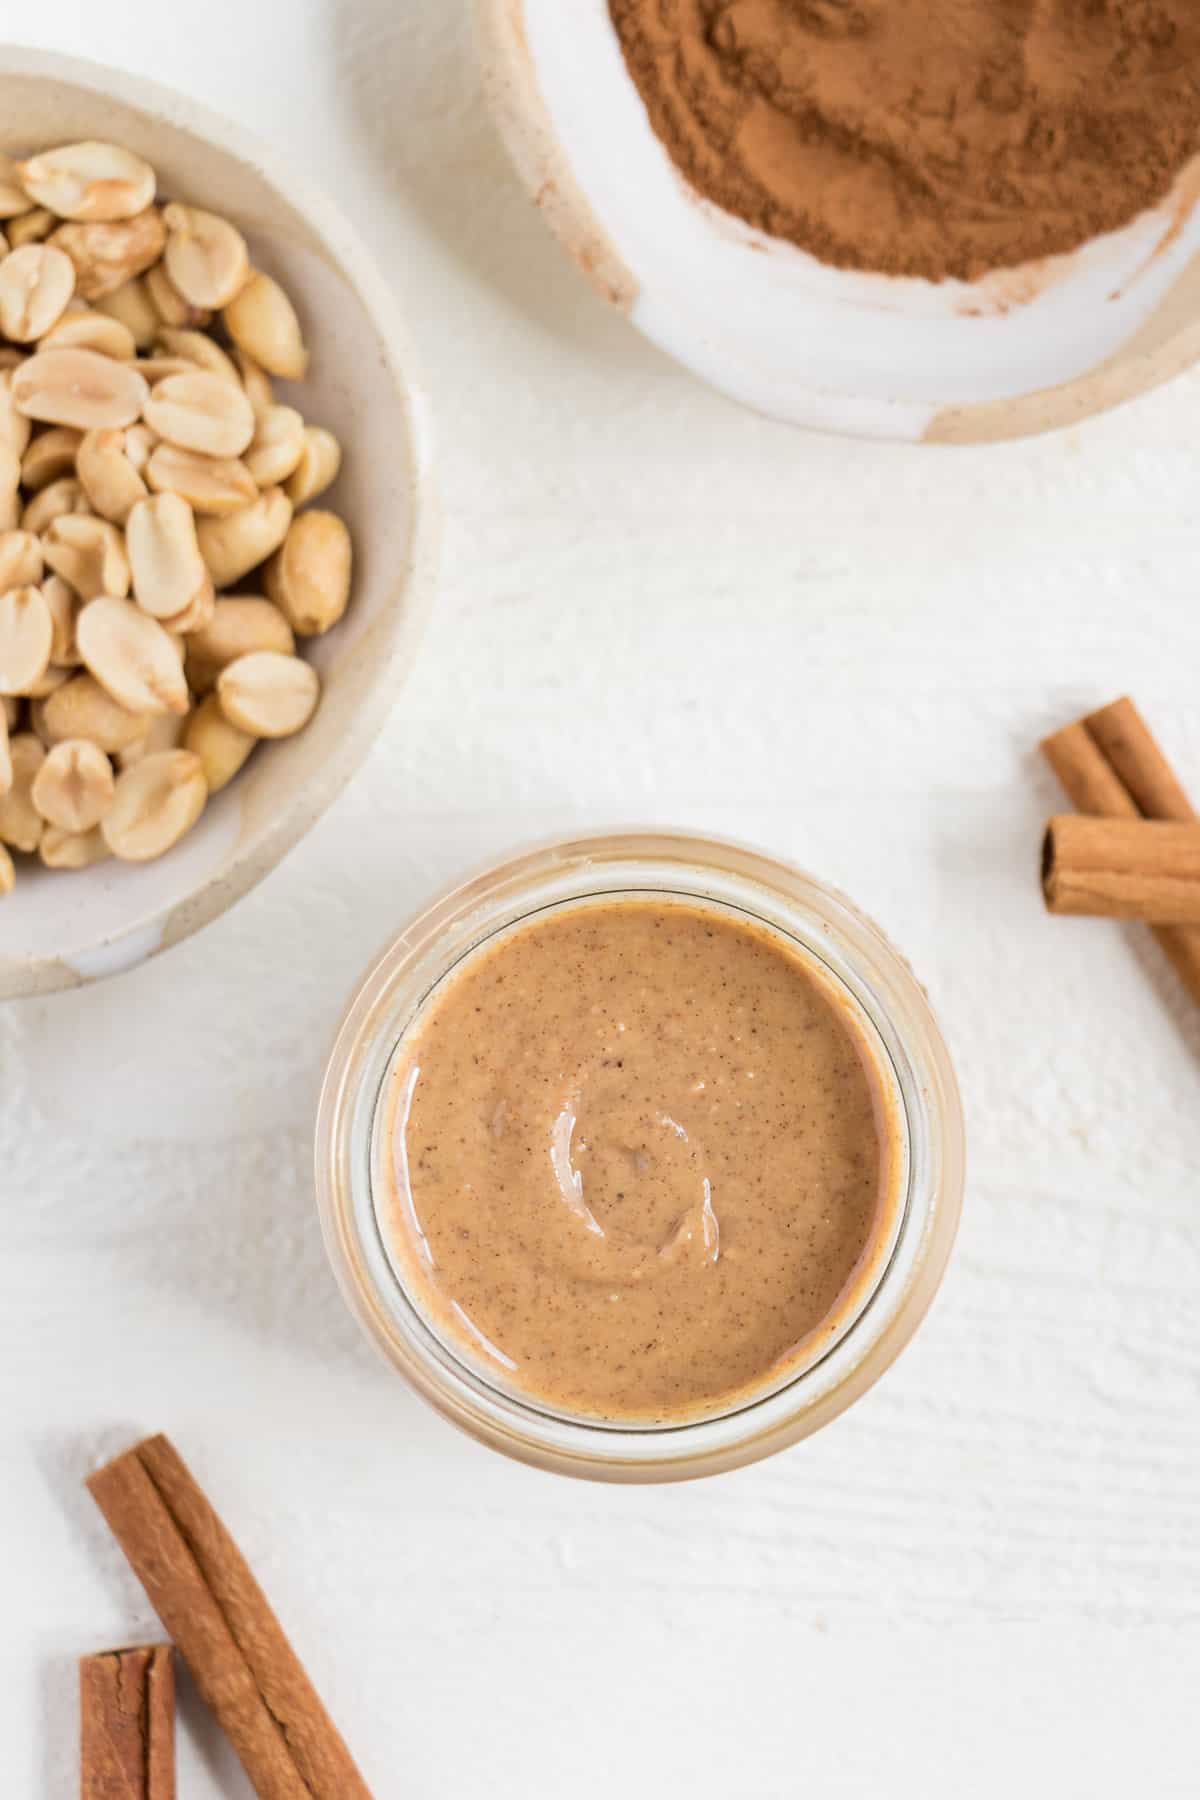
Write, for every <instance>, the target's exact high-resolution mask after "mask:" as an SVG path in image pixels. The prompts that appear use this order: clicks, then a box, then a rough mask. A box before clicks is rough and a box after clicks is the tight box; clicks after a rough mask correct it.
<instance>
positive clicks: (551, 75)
mask: <svg viewBox="0 0 1200 1800" xmlns="http://www.w3.org/2000/svg"><path fill="white" fill-rule="evenodd" d="M475 6H476V14H477V21H478V30H479V38H480V49H481V54H482V59H483V66H484V78H485V83H486V86H487V90H488V93H489V96H490V98H491V100H492V104H493V107H494V109H495V112H496V116H497V119H498V121H499V124H500V128H501V131H502V133H503V135H504V139H505V142H506V143H507V145H508V148H509V151H510V153H511V155H512V158H513V161H514V162H515V164H516V166H517V169H518V171H519V173H520V175H521V177H522V179H523V180H524V182H525V184H526V186H527V187H528V188H529V190H530V192H531V194H532V195H533V196H534V198H535V199H536V201H537V204H538V205H539V207H540V208H541V209H542V212H543V213H544V215H545V217H546V219H547V222H548V223H549V224H550V225H551V226H552V227H553V229H554V230H555V231H556V232H557V233H558V235H559V237H560V238H561V239H562V241H563V243H564V244H565V246H566V248H567V250H568V251H569V252H570V254H571V256H572V257H573V258H574V259H575V261H576V263H577V264H578V265H579V267H580V268H581V269H582V270H583V272H584V273H585V274H586V275H587V276H588V277H589V279H590V280H592V281H593V282H594V284H595V285H596V286H597V287H598V288H599V289H600V290H601V292H602V293H603V294H604V295H605V296H606V298H608V299H609V300H611V301H612V303H613V304H614V305H615V306H618V307H619V308H620V309H621V310H622V311H623V312H625V313H626V314H627V315H628V317H629V318H630V320H631V321H632V323H633V324H634V325H636V326H637V327H638V328H639V330H641V331H643V332H644V333H645V334H646V336H647V337H649V338H651V339H652V340H653V341H654V342H655V343H656V344H658V345H659V346H660V347H661V348H662V349H664V350H666V351H668V352H669V353H670V354H671V355H672V356H674V357H676V358H678V360H679V361H680V362H682V363H684V364H686V365H687V366H688V367H689V368H690V369H692V370H694V371H695V373H696V374H698V375H700V376H702V377H703V378H704V379H705V380H706V381H709V382H711V383H712V384H713V386H714V387H718V388H720V389H722V390H723V391H724V392H726V393H728V394H730V395H732V396H733V397H734V398H735V399H737V400H741V401H743V402H744V403H745V404H746V405H748V406H752V407H755V408H756V409H757V410H759V411H761V412H766V413H771V414H773V415H775V416H776V417H778V418H782V419H786V420H788V421H790V422H792V423H794V424H797V425H806V426H815V427H817V428H819V429H822V430H828V431H839V432H847V433H852V434H855V435H859V436H864V437H885V438H900V439H904V440H908V441H910V442H918V443H919V442H926V443H969V442H980V441H985V440H988V439H996V438H1011V437H1021V436H1024V435H1025V434H1027V433H1030V432H1037V431H1048V430H1051V429H1053V428H1055V427H1057V426H1062V425H1070V424H1074V423H1076V422H1077V421H1079V420H1080V419H1083V418H1086V417H1087V416H1088V415H1089V414H1091V413H1095V412H1100V411H1102V410H1103V409H1104V408H1106V407H1110V406H1115V405H1116V404H1117V403H1118V402H1120V401H1122V400H1128V399H1130V398H1131V397H1132V396H1133V395H1135V394H1139V393H1141V392H1143V390H1145V389H1146V388H1149V387H1153V386H1155V385H1156V384H1157V383H1159V382H1162V381H1165V380H1167V379H1168V377H1170V376H1172V375H1175V374H1177V373H1178V372H1179V371H1180V370H1181V369H1184V368H1186V367H1187V366H1188V365H1189V364H1190V363H1193V362H1195V361H1196V359H1197V358H1198V357H1200V207H1197V204H1196V203H1197V199H1198V198H1200V159H1198V160H1197V161H1195V162H1193V163H1192V164H1191V165H1190V166H1189V168H1188V169H1186V170H1185V171H1184V173H1183V175H1182V176H1181V177H1180V179H1179V181H1178V182H1177V184H1176V186H1175V189H1174V191H1173V192H1172V193H1171V194H1170V196H1169V197H1168V198H1167V199H1166V200H1164V201H1163V203H1162V204H1161V205H1160V206H1158V207H1155V208H1154V209H1153V210H1152V211H1150V212H1147V213H1144V214H1143V215H1142V216H1141V217H1140V218H1138V219H1136V220H1135V221H1134V222H1133V223H1132V224H1131V225H1129V226H1128V227H1126V228H1125V229H1124V230H1123V231H1118V232H1113V233H1111V234H1109V235H1107V236H1105V237H1101V238H1097V239H1095V240H1094V241H1093V242H1092V243H1090V244H1086V245H1084V246H1083V248H1082V249H1080V250H1078V251H1076V252H1074V253H1072V254H1071V255H1069V256H1058V257H1051V258H1048V259H1046V260H1045V261H1043V262H1040V263H1035V264H1026V265H1024V266H1023V267H1021V268H1017V269H1008V270H1004V271H1001V272H998V273H996V274H993V275H990V276H988V277H986V278H984V279H982V280H980V281H975V282H970V283H967V282H959V281H948V282H942V283H939V284H937V285H934V284H933V283H930V282H925V281H912V280H897V279H894V278H892V277H889V276H884V275H864V274H859V273H855V272H852V271H847V270H842V269H834V268H829V267H827V266H826V265H825V264H823V263H820V262H818V261H817V260H816V258H815V257H812V256H809V255H806V254H805V253H804V252H802V251H800V250H797V249H795V248H794V247H793V246H792V245H790V244H785V243H781V242H780V241H779V240H778V239H775V238H770V237H767V236H765V235H764V234H763V233H762V232H760V231H755V230H753V229H751V227H750V226H748V225H746V224H744V223H743V222H742V221H741V220H740V219H735V218H733V217H732V216H731V215H730V214H728V213H725V212H723V211H721V210H720V209H719V208H718V207H715V206H713V205H711V204H710V203H709V202H707V201H706V200H703V199H701V197H700V196H699V195H697V194H696V193H695V192H694V190H693V189H691V188H690V187H689V186H688V184H687V183H686V182H685V181H684V179H683V177H682V175H680V173H679V171H678V170H677V169H676V167H675V165H674V164H673V163H672V161H671V159H670V157H669V156H668V154H667V152H666V150H665V149H664V148H663V146H662V144H661V143H660V142H659V140H658V139H657V138H656V137H655V135H654V133H653V131H652V130H651V127H650V123H649V120H648V118H647V115H646V109H645V107H644V105H643V104H642V100H641V97H640V95H639V94H638V92H637V89H636V88H635V86H634V84H633V82H632V81H631V80H630V78H629V75H628V73H627V71H626V69H625V64H624V60H623V58H622V55H621V49H620V45H619V43H618V41H617V36H616V33H615V31H614V30H613V27H612V23H611V20H610V17H609V11H608V0H475Z"/></svg>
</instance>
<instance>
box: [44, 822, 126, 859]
mask: <svg viewBox="0 0 1200 1800" xmlns="http://www.w3.org/2000/svg"><path fill="white" fill-rule="evenodd" d="M38 855H39V856H40V857H41V859H42V861H43V863H44V864H45V866H46V867H47V868H48V869H90V868H91V866H92V864H93V863H98V862H104V861H105V859H106V858H107V857H109V856H111V855H112V851H111V850H110V849H109V847H108V845H107V844H106V843H105V841H104V833H103V832H102V831H101V830H100V828H99V826H94V827H93V828H92V830H91V831H61V830H60V829H59V827H58V826H57V825H47V826H46V828H45V830H44V831H43V832H42V841H41V843H40V844H39V845H38Z"/></svg>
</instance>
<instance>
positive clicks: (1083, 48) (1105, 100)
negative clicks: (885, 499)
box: [609, 0, 1200, 281]
mask: <svg viewBox="0 0 1200 1800" xmlns="http://www.w3.org/2000/svg"><path fill="white" fill-rule="evenodd" d="M609 4H610V10H611V13H612V18H613V22H614V24H615V26H616V28H617V32H618V34H619V36H620V40H621V44H622V47H623V49H624V52H625V58H626V62H627V64H628V66H629V70H630V73H631V75H632V76H633V79H634V81H635V82H636V84H637V86H638V88H639V89H640V90H641V93H642V96H643V98H644V100H645V102H646V106H647V108H648V109H649V114H650V119H651V122H652V124H653V126H654V129H655V131H656V132H657V133H658V135H659V137H660V138H662V140H663V142H664V143H665V145H666V147H667V149H668V150H669V151H670V153H671V155H672V156H673V158H674V159H675V161H676V163H677V164H678V165H679V167H680V169H681V170H682V171H683V173H684V174H685V175H686V176H687V177H688V179H689V181H690V182H691V183H692V185H693V186H694V187H695V188H697V189H698V190H699V191H700V192H701V193H702V194H705V195H706V196H707V197H708V198H709V199H711V200H714V201H716V202H717V203H718V205H720V206H723V207H725V208H726V209H727V210H728V211H730V212H733V213H738V214H740V215H741V216H742V218H744V219H747V220H748V221H749V222H750V223H751V224H753V225H757V226H759V227H761V228H762V229H763V230H765V231H768V232H770V233H771V234H772V235H774V236H776V237H783V238H790V239H791V240H792V242H793V243H796V244H799V245H800V246H801V247H802V248H804V249H806V250H810V251H812V252H813V253H814V254H815V255H817V256H819V257H821V258H822V259H823V260H824V261H825V262H830V263H836V264H838V265H840V266H842V267H846V268H859V269H878V270H885V271H887V272H889V273H892V274H897V275H922V276H925V277H927V278H928V279H930V280H933V281H937V280H941V279H943V278H944V277H946V276H959V277H962V278H965V279H971V278H973V277H974V276H977V275H979V274H982V273H983V272H984V271H986V270H989V269H995V268H1004V267H1010V266H1012V265H1014V264H1016V263H1022V262H1027V261H1030V260H1032V259H1034V258H1037V257H1041V256H1046V255H1050V254H1053V253H1055V252H1058V251H1065V250H1071V249H1074V248H1075V247H1076V246H1078V245H1079V244H1081V243H1083V242H1085V241H1086V240H1087V239H1088V238H1090V237H1092V236H1094V235H1095V234H1096V233H1098V232H1102V231H1110V230H1113V229H1115V228H1116V227H1118V226H1121V225H1124V224H1127V223H1128V221H1129V220H1130V219H1132V218H1133V217H1134V216H1135V215H1136V214H1137V213H1139V212H1140V211H1142V210H1143V209H1144V208H1145V207H1147V206H1150V205H1153V204H1154V203H1155V202H1156V201H1158V200H1160V199H1161V198H1162V197H1163V196H1164V194H1165V193H1166V192H1167V191H1168V189H1169V188H1170V187H1171V185H1172V182H1173V181H1174V179H1175V177H1176V176H1177V175H1178V173H1179V171H1180V170H1181V168H1182V167H1183V165H1184V164H1185V163H1186V162H1187V161H1188V159H1189V158H1190V157H1191V156H1193V155H1194V154H1196V152H1197V151H1200V0H609Z"/></svg>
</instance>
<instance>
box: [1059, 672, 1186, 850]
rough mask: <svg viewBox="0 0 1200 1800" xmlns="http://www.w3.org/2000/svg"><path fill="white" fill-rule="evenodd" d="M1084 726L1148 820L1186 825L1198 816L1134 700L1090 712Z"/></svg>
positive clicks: (1118, 702)
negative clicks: (1171, 820)
mask: <svg viewBox="0 0 1200 1800" xmlns="http://www.w3.org/2000/svg"><path fill="white" fill-rule="evenodd" d="M1084 726H1085V728H1086V730H1087V733H1088V736H1089V737H1090V738H1091V739H1092V742H1093V743H1094V744H1095V745H1096V746H1097V747H1098V749H1099V751H1100V753H1101V755H1102V756H1103V757H1104V759H1105V761H1106V762H1107V763H1108V765H1109V767H1110V768H1111V769H1112V770H1113V772H1114V774H1115V775H1116V777H1117V779H1118V781H1120V782H1121V783H1122V785H1123V786H1124V787H1125V788H1126V789H1127V790H1128V792H1129V794H1130V795H1131V797H1132V799H1133V802H1134V805H1135V806H1136V807H1137V809H1138V811H1139V812H1140V813H1141V814H1142V815H1143V816H1144V817H1145V818H1147V819H1174V820H1176V821H1184V822H1186V821H1187V820H1189V819H1194V818H1195V817H1196V814H1195V811H1194V809H1193V807H1192V803H1191V801H1190V800H1189V799H1188V797H1187V795H1186V794H1185V793H1184V791H1183V789H1182V787H1181V786H1180V784H1179V782H1178V780H1177V778H1176V775H1175V771H1174V769H1173V768H1172V767H1171V765H1170V763H1169V762H1168V761H1167V759H1166V757H1165V756H1164V755H1163V753H1162V750H1161V749H1160V747H1159V744H1158V740H1157V738H1156V737H1155V736H1154V733H1153V732H1152V731H1151V729H1150V727H1149V726H1148V725H1147V723H1146V721H1145V719H1143V717H1142V715H1141V713H1140V712H1139V711H1138V709H1137V707H1136V706H1135V705H1134V704H1133V701H1132V700H1130V699H1129V698H1128V697H1126V698H1124V699H1122V700H1114V701H1113V703H1112V705H1111V706H1102V707H1101V708H1100V710H1099V712H1094V713H1089V714H1088V716H1087V718H1086V719H1085V720H1084Z"/></svg>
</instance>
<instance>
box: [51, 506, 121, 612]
mask: <svg viewBox="0 0 1200 1800" xmlns="http://www.w3.org/2000/svg"><path fill="white" fill-rule="evenodd" d="M42 555H43V556H44V557H45V559H46V562H47V564H48V565H49V567H50V568H52V569H53V570H54V573H55V574H56V575H61V576H62V578H63V580H64V581H66V582H69V583H70V585H71V586H72V587H73V588H74V589H75V592H76V593H77V594H78V595H79V597H80V599H81V600H95V599H97V598H98V597H99V596H100V595H101V594H108V595H110V596H112V597H114V598H117V599H120V598H123V597H124V595H126V594H127V593H128V592H129V583H130V571H129V557H128V556H127V555H126V552H125V539H124V538H123V537H122V535H121V533H120V532H119V531H118V529H117V527H116V526H115V525H113V524H111V523H110V522H109V521H108V520H107V519H97V518H95V517H94V516H93V515H91V514H87V513H63V514H61V515H60V517H58V518H57V519H53V520H52V521H51V522H50V524H49V526H48V527H47V529H46V530H45V531H44V532H43V533H42Z"/></svg>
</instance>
